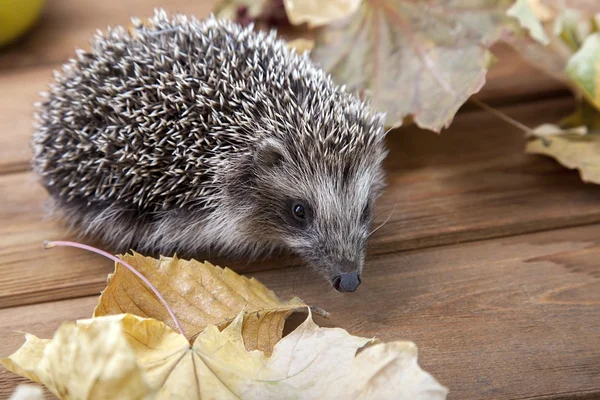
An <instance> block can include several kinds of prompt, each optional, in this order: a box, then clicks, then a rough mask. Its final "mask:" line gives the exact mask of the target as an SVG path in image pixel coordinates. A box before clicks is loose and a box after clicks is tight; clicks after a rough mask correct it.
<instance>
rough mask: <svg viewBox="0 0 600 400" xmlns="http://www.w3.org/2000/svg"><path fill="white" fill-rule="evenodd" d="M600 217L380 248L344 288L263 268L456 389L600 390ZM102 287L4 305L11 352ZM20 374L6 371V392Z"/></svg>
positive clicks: (453, 392) (473, 397) (460, 393)
mask: <svg viewBox="0 0 600 400" xmlns="http://www.w3.org/2000/svg"><path fill="white" fill-rule="evenodd" d="M599 236H600V225H593V226H586V227H578V228H571V229H565V230H558V231H550V232H542V233H537V234H529V235H522V236H515V237H510V238H502V239H495V240H489V241H480V242H474V243H468V244H461V245H453V246H447V247H440V248H435V249H422V250H412V251H407V252H405V253H402V254H393V255H381V256H375V257H372V258H371V259H370V260H369V263H368V264H369V265H368V268H367V269H366V270H365V272H364V275H363V277H364V279H363V285H362V286H361V287H360V288H359V290H358V291H357V292H355V293H352V294H340V293H337V292H335V291H333V290H332V289H331V288H330V287H328V285H327V284H326V283H325V282H323V281H322V280H321V279H320V278H319V277H317V276H315V275H314V274H309V273H307V271H306V270H305V269H302V268H286V269H283V270H279V271H264V272H258V273H255V274H253V275H254V276H255V277H256V278H258V279H259V280H261V281H262V282H263V283H265V284H266V285H267V286H268V287H270V288H272V289H273V290H275V291H276V293H278V294H279V295H280V297H281V298H289V297H291V296H299V297H300V298H302V299H303V300H305V301H306V302H307V303H308V304H311V305H316V306H319V307H323V308H325V309H326V310H327V311H329V312H330V313H331V319H330V320H327V321H325V320H322V319H319V318H318V317H317V323H319V324H320V325H325V326H339V327H342V328H344V329H346V330H348V331H349V332H351V333H352V334H356V335H361V336H366V337H372V336H376V337H378V338H380V339H382V340H384V341H393V340H401V339H404V340H412V341H414V342H415V343H417V345H418V346H419V354H420V363H421V365H422V366H423V367H424V368H425V369H426V370H428V371H430V372H431V373H433V374H434V375H435V376H436V377H437V378H438V379H439V380H440V381H441V382H442V383H443V384H445V385H446V386H448V387H449V388H450V396H449V399H450V400H452V399H470V400H477V399H486V400H493V399H534V398H535V399H542V398H543V399H575V398H577V399H583V398H586V399H592V398H599V397H600V340H599V336H598V332H600V265H599V264H598V263H597V260H598V259H599V258H600V242H599V241H598V237H599ZM95 300H96V298H95V297H91V298H90V297H87V298H82V299H75V300H69V301H62V302H52V303H45V304H38V305H33V306H24V307H16V308H11V309H3V310H0V337H2V338H3V340H2V341H1V342H0V354H3V355H6V354H8V353H10V352H12V351H14V350H15V349H16V348H17V347H18V346H19V345H20V344H21V342H22V336H21V335H20V334H17V333H14V332H13V331H15V330H20V331H27V332H31V333H34V334H37V335H39V336H43V337H50V336H51V334H52V332H53V331H54V330H55V329H56V327H57V326H58V325H59V324H60V323H61V322H63V321H65V320H72V319H75V318H81V317H87V316H89V315H90V313H91V312H92V310H93V307H94V304H95ZM15 383H16V380H15V379H14V378H13V377H12V376H11V375H8V374H6V373H3V375H0V397H1V398H4V397H6V395H7V394H8V393H9V391H10V390H12V388H13V386H14V385H15Z"/></svg>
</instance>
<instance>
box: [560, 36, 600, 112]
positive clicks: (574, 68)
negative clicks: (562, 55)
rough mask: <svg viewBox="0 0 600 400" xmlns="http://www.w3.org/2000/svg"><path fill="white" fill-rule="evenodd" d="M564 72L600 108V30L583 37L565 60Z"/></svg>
mask: <svg viewBox="0 0 600 400" xmlns="http://www.w3.org/2000/svg"><path fill="white" fill-rule="evenodd" d="M566 73H567V75H568V76H569V78H571V79H572V80H573V82H575V84H576V85H577V87H578V88H579V90H580V91H581V93H583V95H584V96H585V97H586V98H587V99H588V101H589V102H590V103H591V104H593V105H594V106H595V107H596V109H598V110H600V32H599V33H593V34H591V35H589V36H588V37H587V38H585V40H584V42H583V44H582V46H581V47H580V48H579V49H578V50H577V52H576V53H575V54H573V56H572V57H571V58H570V59H569V61H568V62H567V66H566Z"/></svg>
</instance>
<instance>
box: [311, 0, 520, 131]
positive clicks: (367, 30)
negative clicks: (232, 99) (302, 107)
mask: <svg viewBox="0 0 600 400" xmlns="http://www.w3.org/2000/svg"><path fill="white" fill-rule="evenodd" d="M511 4H512V1H502V0H476V1H470V2H464V1H458V0H456V1H448V0H427V1H412V0H402V1H397V0H394V1H392V0H377V1H375V0H365V1H363V2H362V4H361V6H360V8H359V9H358V11H357V12H356V13H354V14H353V15H352V16H351V17H349V18H347V19H345V20H343V21H339V22H335V23H333V24H331V25H329V26H326V27H323V28H321V29H319V30H318V32H317V34H316V45H315V48H314V49H313V51H312V53H311V54H312V58H313V60H314V61H315V62H316V63H317V64H319V65H320V66H321V67H322V68H324V69H325V70H326V71H328V72H330V73H331V74H332V76H333V79H334V80H335V81H336V82H338V83H339V84H344V85H346V86H347V87H348V88H349V89H351V90H353V91H356V92H360V93H364V94H365V96H366V97H367V98H369V99H370V100H371V103H372V105H373V107H374V108H375V109H377V110H378V111H383V112H386V114H387V125H389V126H400V125H401V124H402V123H403V120H404V119H405V118H406V117H407V116H412V117H413V120H414V122H415V123H416V124H417V125H419V126H420V127H422V128H427V129H431V130H434V131H438V132H439V131H440V130H441V129H442V128H443V127H446V126H448V125H449V124H450V122H451V121H452V118H453V117H454V114H455V113H456V111H457V110H458V108H459V107H460V106H461V105H462V104H463V103H464V102H465V101H466V100H467V99H468V98H469V96H470V95H472V94H473V93H476V92H478V91H479V90H480V89H481V87H482V86H483V84H484V83H485V75H486V72H487V67H488V62H489V60H490V53H489V52H488V50H487V47H489V46H490V45H491V44H492V43H493V42H495V41H496V40H498V39H499V38H500V37H501V35H502V33H503V32H504V31H505V29H507V26H508V25H507V24H509V22H511V21H512V18H509V17H508V16H507V15H506V10H507V8H508V6H510V5H511Z"/></svg>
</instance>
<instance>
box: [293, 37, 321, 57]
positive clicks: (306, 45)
mask: <svg viewBox="0 0 600 400" xmlns="http://www.w3.org/2000/svg"><path fill="white" fill-rule="evenodd" d="M287 45H288V47H289V48H291V49H294V50H295V51H296V52H297V53H299V54H302V53H304V52H307V51H308V52H310V51H311V50H312V49H313V47H314V46H315V41H314V40H310V39H304V38H298V39H294V40H290V41H289V42H288V43H287Z"/></svg>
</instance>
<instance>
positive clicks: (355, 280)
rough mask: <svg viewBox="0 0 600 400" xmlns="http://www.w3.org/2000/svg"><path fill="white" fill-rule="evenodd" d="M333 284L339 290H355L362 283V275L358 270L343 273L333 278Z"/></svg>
mask: <svg viewBox="0 0 600 400" xmlns="http://www.w3.org/2000/svg"><path fill="white" fill-rule="evenodd" d="M331 284H332V285H333V287H334V288H335V290H337V291H338V292H354V291H355V290H356V288H357V287H358V286H359V285H360V275H359V274H358V272H351V273H349V274H341V275H338V276H336V277H335V278H333V280H332V281H331Z"/></svg>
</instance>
